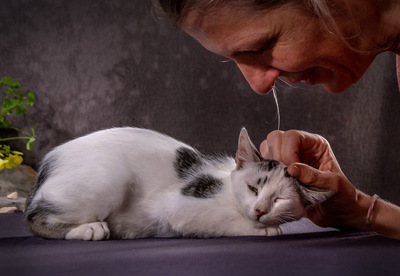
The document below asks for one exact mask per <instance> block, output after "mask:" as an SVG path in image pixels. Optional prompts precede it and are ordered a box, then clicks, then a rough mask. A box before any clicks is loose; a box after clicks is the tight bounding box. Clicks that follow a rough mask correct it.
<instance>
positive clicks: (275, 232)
mask: <svg viewBox="0 0 400 276" xmlns="http://www.w3.org/2000/svg"><path fill="white" fill-rule="evenodd" d="M265 234H266V235H267V236H280V235H282V230H281V228H279V226H278V227H268V228H265Z"/></svg>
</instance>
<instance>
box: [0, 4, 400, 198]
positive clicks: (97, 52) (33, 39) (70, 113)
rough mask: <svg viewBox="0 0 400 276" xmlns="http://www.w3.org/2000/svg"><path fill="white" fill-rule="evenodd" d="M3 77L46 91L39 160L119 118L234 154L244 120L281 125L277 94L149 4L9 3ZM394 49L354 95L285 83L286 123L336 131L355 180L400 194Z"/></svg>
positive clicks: (258, 128)
mask: <svg viewBox="0 0 400 276" xmlns="http://www.w3.org/2000/svg"><path fill="white" fill-rule="evenodd" d="M0 34H1V36H2V39H1V41H0V59H1V61H2V63H1V64H2V65H1V67H0V76H12V77H14V78H16V79H18V80H20V82H21V83H22V85H23V86H24V87H27V88H29V89H31V90H32V91H35V92H36V95H37V101H36V105H35V107H34V108H33V110H31V113H30V114H33V116H30V117H25V118H23V119H21V120H22V123H25V124H26V125H32V124H33V125H35V126H36V128H37V133H38V140H37V142H36V144H35V150H34V151H33V152H29V153H26V159H25V160H26V161H27V163H28V164H30V165H32V166H34V167H35V168H36V167H37V165H38V163H39V161H40V158H41V157H42V156H43V155H44V154H45V153H46V152H47V151H49V150H50V149H51V148H52V147H54V146H56V145H58V144H60V143H63V142H65V141H67V140H69V139H72V138H74V137H77V136H80V135H83V134H86V133H89V132H92V131H95V130H98V129H103V128H108V127H117V126H140V127H146V128H152V129H155V130H158V131H161V132H165V133H167V134H168V135H171V136H173V137H176V138H177V139H180V140H183V141H184V142H186V143H189V144H191V145H193V146H195V147H197V148H198V149H199V150H201V151H204V152H206V153H207V152H208V153H210V152H226V153H230V154H233V153H234V151H235V149H236V142H237V136H238V134H239V130H240V128H241V127H242V126H246V128H247V129H248V130H249V133H250V136H251V137H252V140H253V141H255V142H256V143H260V142H261V141H262V139H264V138H265V136H266V135H267V134H268V133H269V132H270V131H272V130H274V129H276V126H277V121H276V107H275V103H274V100H273V97H272V95H267V96H259V95H256V94H255V93H253V92H252V91H251V89H250V87H249V86H248V84H247V83H246V82H245V80H244V78H243V77H242V75H241V74H240V72H239V70H238V69H237V68H236V67H235V64H234V63H233V62H223V61H225V59H224V58H222V57H218V56H215V55H213V54H211V53H208V52H207V51H206V50H204V49H202V48H201V47H200V46H199V45H198V44H197V43H196V42H195V41H193V40H192V39H191V38H189V37H188V36H186V35H185V34H183V33H182V32H181V31H179V30H177V29H174V28H172V27H170V26H168V25H166V24H161V23H159V22H157V21H156V20H154V18H153V17H152V15H151V11H150V6H149V2H148V1H129V2H128V1H123V0H115V1H106V0H97V1H96V0H87V1H85V2H84V4H82V2H81V1H67V0H60V1H56V2H55V1H51V0H30V1H28V0H20V1H12V0H3V1H2V9H1V10H0ZM394 70H395V68H394V57H393V55H390V54H385V55H382V56H381V57H379V58H378V59H377V60H376V61H375V63H374V66H373V67H372V68H370V70H369V71H368V73H367V75H366V76H365V77H364V78H363V79H362V80H361V81H360V82H359V83H358V84H357V85H355V86H354V87H352V88H351V89H350V90H349V91H347V92H346V93H343V94H340V95H331V94H328V93H326V92H324V91H322V90H321V89H319V88H317V87H302V86H298V87H288V86H287V85H279V92H278V98H279V101H280V108H281V117H282V124H281V128H282V129H290V128H295V129H304V130H307V131H310V132H316V133H319V134H322V135H324V136H325V137H326V138H327V139H328V140H329V141H330V142H331V144H332V147H333V149H334V151H335V153H336V155H337V158H338V160H339V161H340V163H341V165H342V168H343V170H344V171H345V173H346V175H347V176H348V178H349V179H350V180H351V181H352V182H353V183H355V185H356V186H358V187H360V188H362V189H363V190H365V191H366V192H367V193H379V194H380V195H381V196H382V197H384V198H387V199H389V200H391V201H393V202H397V203H398V204H399V203H400V188H399V185H397V186H396V185H395V184H393V183H396V182H397V179H399V178H400V170H398V169H397V167H398V161H397V159H398V158H397V152H400V143H399V142H398V139H397V138H396V137H399V134H400V133H399V130H398V128H397V127H396V126H398V125H399V120H400V116H399V115H400V114H399V113H400V108H398V107H399V104H400V95H399V93H398V89H397V83H396V79H395V72H394Z"/></svg>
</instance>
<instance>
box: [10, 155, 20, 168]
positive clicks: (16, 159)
mask: <svg viewBox="0 0 400 276" xmlns="http://www.w3.org/2000/svg"><path fill="white" fill-rule="evenodd" d="M6 159H8V162H7V163H6V168H7V169H12V168H15V167H18V166H19V165H21V163H22V160H23V158H22V157H21V156H19V155H10V156H9V157H7V158H6Z"/></svg>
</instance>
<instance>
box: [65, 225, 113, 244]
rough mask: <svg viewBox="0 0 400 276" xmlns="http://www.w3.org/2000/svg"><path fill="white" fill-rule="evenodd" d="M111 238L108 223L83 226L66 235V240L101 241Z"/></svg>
mask: <svg viewBox="0 0 400 276" xmlns="http://www.w3.org/2000/svg"><path fill="white" fill-rule="evenodd" d="M109 238H110V230H109V229H108V225H107V222H92V223H85V224H81V225H79V226H78V227H76V228H74V229H72V230H71V231H69V232H68V233H67V235H65V239H66V240H85V241H99V240H107V239H109Z"/></svg>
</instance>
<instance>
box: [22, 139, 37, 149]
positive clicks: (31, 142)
mask: <svg viewBox="0 0 400 276" xmlns="http://www.w3.org/2000/svg"><path fill="white" fill-rule="evenodd" d="M35 140H36V138H35V137H29V139H26V140H25V141H26V149H27V150H33V145H32V144H33V142H35Z"/></svg>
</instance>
